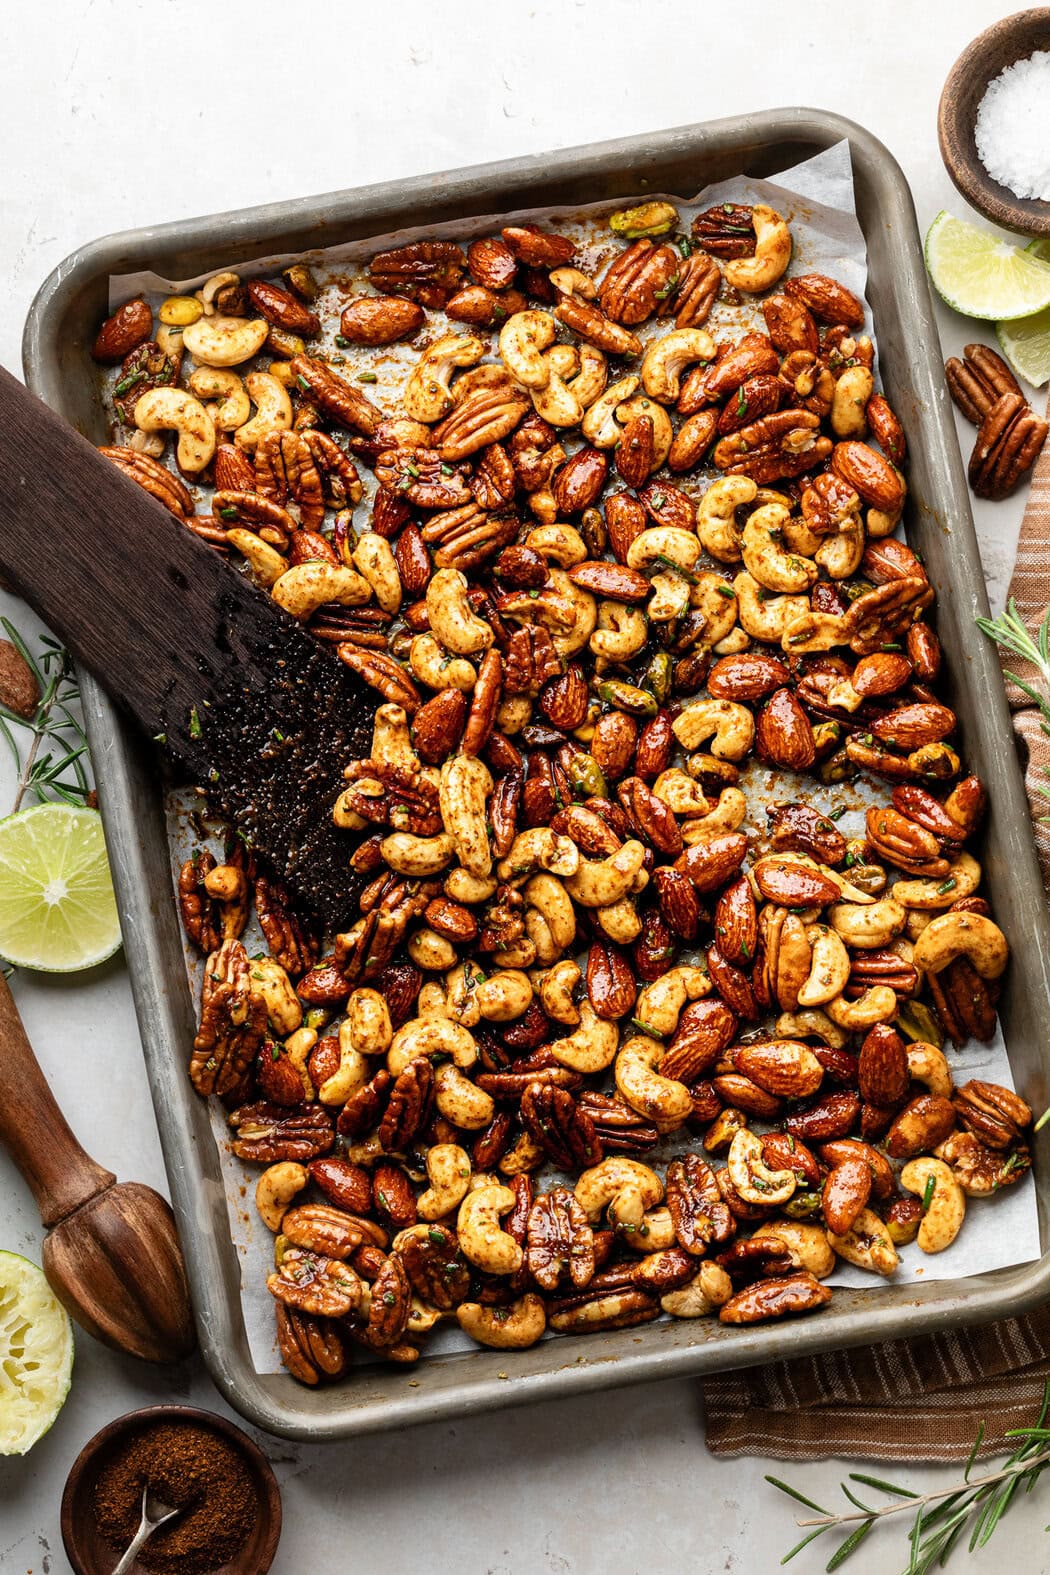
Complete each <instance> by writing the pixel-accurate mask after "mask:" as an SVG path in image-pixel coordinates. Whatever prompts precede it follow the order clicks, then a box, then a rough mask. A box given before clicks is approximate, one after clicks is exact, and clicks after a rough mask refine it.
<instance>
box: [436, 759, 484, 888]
mask: <svg viewBox="0 0 1050 1575" xmlns="http://www.w3.org/2000/svg"><path fill="white" fill-rule="evenodd" d="M438 791H439V795H440V806H441V819H442V821H443V822H444V826H445V830H446V831H447V832H448V834H449V835H450V836H451V838H452V839H453V841H454V843H455V845H456V852H457V853H458V855H459V862H460V863H461V864H462V865H463V868H464V869H466V870H469V871H470V873H471V874H472V875H480V876H485V875H488V874H489V873H490V872H491V870H492V849H491V847H490V845H489V834H488V827H487V825H486V818H485V817H486V801H487V799H488V796H489V794H490V793H491V792H492V776H491V773H490V772H489V768H488V766H486V764H485V762H484V761H483V760H479V759H478V758H477V756H475V755H453V756H452V757H451V758H450V759H448V760H446V761H445V764H444V765H443V766H442V767H441V782H440V787H439V790H438Z"/></svg>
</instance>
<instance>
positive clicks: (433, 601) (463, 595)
mask: <svg viewBox="0 0 1050 1575" xmlns="http://www.w3.org/2000/svg"><path fill="white" fill-rule="evenodd" d="M427 615H428V617H429V618H430V627H431V629H432V630H433V632H434V634H435V635H436V636H437V638H438V639H439V640H440V642H441V644H442V645H443V646H444V647H445V649H446V651H451V652H452V653H453V655H455V656H476V655H478V654H479V652H481V651H487V650H488V648H489V646H490V645H491V644H492V640H493V634H492V629H491V628H490V627H489V625H488V624H487V623H486V622H485V620H484V619H483V618H478V617H477V616H476V614H475V612H474V610H473V608H472V607H471V605H470V602H469V601H468V600H467V578H466V575H464V574H460V572H459V570H458V569H438V571H437V573H436V574H434V575H433V576H432V578H431V580H430V584H429V585H428V586H427Z"/></svg>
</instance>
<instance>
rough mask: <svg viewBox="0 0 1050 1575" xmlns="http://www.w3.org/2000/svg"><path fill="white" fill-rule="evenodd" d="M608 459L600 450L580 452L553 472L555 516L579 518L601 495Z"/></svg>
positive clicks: (583, 449)
mask: <svg viewBox="0 0 1050 1575" xmlns="http://www.w3.org/2000/svg"><path fill="white" fill-rule="evenodd" d="M608 474H609V457H608V455H607V454H605V453H603V452H602V450H601V449H600V448H581V449H578V450H577V451H576V453H575V454H574V455H573V456H572V458H571V459H569V460H566V462H565V464H564V465H563V466H562V467H561V469H560V470H559V471H558V472H557V474H556V475H555V477H554V480H553V482H552V483H551V492H552V493H553V495H554V501H555V503H556V505H557V508H558V513H559V514H582V512H583V510H584V509H589V508H590V506H591V504H592V503H593V502H594V501H595V499H596V498H597V497H598V496H599V494H600V493H601V490H602V488H603V487H604V485H605V478H606V476H607V475H608Z"/></svg>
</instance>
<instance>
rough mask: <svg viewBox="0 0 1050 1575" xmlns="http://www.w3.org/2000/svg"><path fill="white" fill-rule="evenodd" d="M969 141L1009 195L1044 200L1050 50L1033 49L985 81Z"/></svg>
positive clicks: (1048, 169) (1049, 159) (1048, 181)
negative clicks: (972, 141) (971, 139)
mask: <svg viewBox="0 0 1050 1575" xmlns="http://www.w3.org/2000/svg"><path fill="white" fill-rule="evenodd" d="M974 139H975V141H976V143H977V152H978V155H979V157H980V160H981V163H982V164H983V165H984V167H985V169H986V170H987V171H988V173H989V175H991V176H992V177H993V178H994V179H995V180H997V181H998V182H999V183H1000V185H1002V186H1007V187H1009V189H1010V190H1011V191H1012V192H1013V194H1014V196H1015V197H1039V198H1040V199H1042V200H1043V201H1044V202H1045V201H1048V200H1050V51H1047V50H1045V49H1039V50H1037V51H1036V52H1035V54H1033V55H1029V56H1028V58H1027V59H1026V60H1018V61H1017V62H1016V63H1015V64H1014V65H1012V66H1007V67H1006V70H1005V71H1000V73H999V75H998V76H997V77H995V78H994V79H993V80H992V81H991V82H989V84H988V86H987V88H986V89H985V94H984V97H983V98H982V100H981V104H980V108H979V109H978V111H977V124H976V126H975V127H974Z"/></svg>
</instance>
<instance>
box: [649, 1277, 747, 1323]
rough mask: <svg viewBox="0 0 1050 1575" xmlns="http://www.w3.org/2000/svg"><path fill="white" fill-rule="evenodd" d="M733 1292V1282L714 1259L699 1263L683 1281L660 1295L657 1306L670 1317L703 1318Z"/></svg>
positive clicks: (722, 1304)
mask: <svg viewBox="0 0 1050 1575" xmlns="http://www.w3.org/2000/svg"><path fill="white" fill-rule="evenodd" d="M732 1294H733V1282H732V1280H731V1279H730V1278H729V1275H728V1274H727V1273H726V1271H725V1270H724V1269H720V1268H719V1266H718V1264H717V1263H702V1264H701V1265H700V1267H699V1269H698V1270H697V1272H696V1273H695V1274H694V1275H693V1278H692V1279H691V1280H688V1281H687V1282H686V1284H685V1285H682V1286H680V1287H679V1289H678V1290H677V1291H668V1292H667V1295H666V1296H661V1297H660V1306H661V1307H662V1309H663V1311H664V1312H665V1313H670V1314H671V1316H672V1317H673V1318H706V1317H707V1315H708V1313H713V1312H716V1311H717V1309H718V1308H719V1307H724V1306H725V1304H726V1302H727V1301H728V1300H729V1298H730V1297H731V1296H732Z"/></svg>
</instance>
